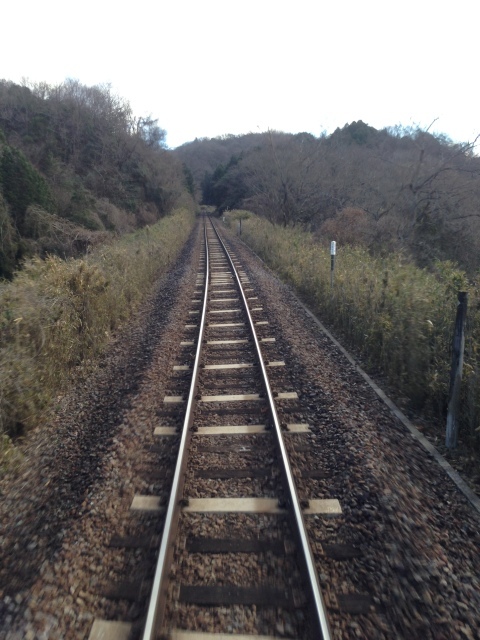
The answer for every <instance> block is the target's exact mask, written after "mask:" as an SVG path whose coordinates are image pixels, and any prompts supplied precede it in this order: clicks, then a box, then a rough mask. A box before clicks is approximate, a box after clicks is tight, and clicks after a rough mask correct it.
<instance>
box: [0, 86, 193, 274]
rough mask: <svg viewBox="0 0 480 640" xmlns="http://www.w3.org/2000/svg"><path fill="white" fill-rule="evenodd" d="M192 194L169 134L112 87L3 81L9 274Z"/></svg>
mask: <svg viewBox="0 0 480 640" xmlns="http://www.w3.org/2000/svg"><path fill="white" fill-rule="evenodd" d="M185 194H187V196H188V185H187V177H186V174H185V172H184V168H183V166H182V165H181V163H180V161H179V160H178V159H177V158H176V157H175V156H174V155H173V153H172V152H171V151H169V150H168V149H167V148H166V145H165V131H164V130H163V129H161V128H160V127H159V126H158V123H157V121H156V120H154V119H152V118H151V117H148V116H147V117H136V116H134V115H133V113H132V110H131V107H130V105H129V103H128V101H126V100H124V99H122V98H120V97H118V96H116V95H114V94H113V93H112V91H111V90H110V88H109V87H108V86H94V87H87V86H85V85H82V84H81V83H80V82H79V81H77V80H67V81H65V82H64V83H62V84H60V85H58V86H49V85H47V84H46V83H39V84H34V85H29V86H27V85H22V86H21V85H17V84H14V83H12V82H9V81H6V80H0V278H1V277H3V278H11V277H12V275H13V273H14V272H15V270H16V269H17V267H18V266H19V265H20V264H22V263H23V261H25V259H26V258H28V257H31V256H34V255H40V256H46V255H47V254H50V255H51V254H56V255H59V256H62V257H71V256H79V255H83V254H84V253H85V252H86V251H88V250H89V249H90V248H91V247H93V246H96V245H98V244H102V243H104V242H107V241H109V240H110V239H111V238H113V237H116V236H119V235H122V234H124V233H127V232H130V231H133V230H135V229H138V228H141V227H144V226H145V225H147V224H152V223H154V222H156V221H157V220H159V219H160V218H162V217H164V216H165V215H167V214H168V213H170V212H171V211H172V210H173V209H174V207H175V206H176V205H177V204H178V203H179V202H180V201H181V198H182V197H184V196H185Z"/></svg>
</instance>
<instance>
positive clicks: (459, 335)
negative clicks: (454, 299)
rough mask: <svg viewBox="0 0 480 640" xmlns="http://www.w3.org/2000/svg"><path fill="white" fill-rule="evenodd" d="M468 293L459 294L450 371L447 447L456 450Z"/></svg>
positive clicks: (461, 292) (460, 292)
mask: <svg viewBox="0 0 480 640" xmlns="http://www.w3.org/2000/svg"><path fill="white" fill-rule="evenodd" d="M467 305H468V293H467V292H466V291H459V292H458V306H457V317H456V319H455V332H454V334H453V353H452V369H451V371H450V398H449V401H448V415H447V431H446V436H445V446H446V447H447V449H455V447H456V446H457V441H458V411H459V407H460V389H461V385H462V369H463V351H464V348H465V321H466V318H467Z"/></svg>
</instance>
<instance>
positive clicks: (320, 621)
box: [210, 220, 332, 640]
mask: <svg viewBox="0 0 480 640" xmlns="http://www.w3.org/2000/svg"><path fill="white" fill-rule="evenodd" d="M210 224H211V225H212V227H213V229H214V231H215V233H216V235H217V238H218V240H219V242H220V244H221V245H222V247H223V250H224V251H225V255H226V257H227V259H228V261H229V263H230V266H231V268H232V270H233V273H234V274H235V278H236V280H237V284H238V288H239V291H240V294H241V296H242V298H243V303H244V307H245V311H246V314H247V316H248V321H249V324H250V329H251V332H252V336H253V340H254V343H255V348H256V351H257V355H258V361H259V366H260V368H261V371H262V376H263V382H264V386H265V391H266V393H267V397H268V402H269V405H270V411H271V415H272V420H273V423H274V426H275V433H276V436H277V445H278V447H279V450H280V454H281V460H282V463H283V471H284V475H285V480H286V485H287V494H288V496H289V503H290V504H289V507H290V509H291V510H292V511H293V514H294V520H295V524H296V528H297V531H296V533H297V537H298V540H299V542H300V546H301V549H302V552H303V553H302V557H303V562H304V565H305V569H306V571H307V574H308V578H309V587H310V597H311V600H312V604H313V606H314V620H313V622H314V623H316V626H317V627H318V631H317V633H318V632H320V633H321V634H322V635H321V637H322V639H323V640H331V637H332V636H331V631H330V626H329V624H328V619H327V614H326V606H325V602H324V600H323V597H322V593H321V590H320V583H319V580H318V575H317V570H316V568H315V560H314V558H313V553H312V549H311V547H310V543H309V541H308V535H307V531H306V528H305V521H304V519H303V513H302V509H301V506H300V500H299V498H298V494H297V489H296V486H295V480H294V477H293V473H292V469H291V467H290V462H289V459H288V455H287V449H286V447H285V442H284V440H283V435H282V430H281V426H280V420H279V418H278V413H277V409H276V406H275V400H274V397H273V392H272V389H271V387H270V382H269V378H268V374H267V370H266V367H265V363H264V361H263V356H262V351H261V348H260V342H259V340H258V338H257V333H256V331H255V325H254V322H253V319H252V316H251V313H250V309H249V306H248V303H247V298H246V296H245V293H244V291H243V286H242V282H241V279H240V276H239V274H238V272H237V269H236V268H235V265H234V263H233V260H232V258H231V257H230V254H229V252H228V250H227V248H226V247H225V244H224V243H223V241H222V239H221V237H220V234H219V233H218V231H217V229H216V227H215V225H214V224H213V222H212V221H211V220H210Z"/></svg>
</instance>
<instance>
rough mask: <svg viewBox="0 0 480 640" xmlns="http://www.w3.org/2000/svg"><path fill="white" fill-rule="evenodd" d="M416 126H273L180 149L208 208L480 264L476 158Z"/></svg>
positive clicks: (422, 260)
mask: <svg viewBox="0 0 480 640" xmlns="http://www.w3.org/2000/svg"><path fill="white" fill-rule="evenodd" d="M474 149H475V143H465V144H454V143H452V142H451V141H450V140H448V139H447V138H445V137H441V136H440V137H439V136H433V135H431V134H430V133H428V132H425V131H422V130H419V129H401V128H394V129H384V130H377V129H374V128H373V127H370V126H368V125H367V124H365V123H363V122H362V121H358V122H353V123H351V124H348V125H345V126H344V127H343V128H342V129H337V130H336V131H335V132H334V133H333V134H331V135H330V136H321V137H319V138H316V137H314V136H312V135H311V134H307V133H303V134H296V135H293V134H285V133H281V132H276V131H270V132H267V133H264V134H248V135H246V136H225V137H223V138H219V139H211V140H210V139H204V140H195V141H194V142H192V143H189V144H186V145H183V146H182V147H179V148H178V149H176V150H175V153H176V155H177V156H178V157H179V158H180V159H181V161H182V162H184V163H185V164H186V165H187V167H188V168H189V169H190V170H191V171H192V173H193V176H194V178H195V180H196V187H197V190H198V191H199V192H200V193H201V197H202V198H203V202H204V203H205V204H209V205H214V206H216V207H217V208H218V209H219V210H220V211H224V210H226V209H233V208H243V209H245V208H246V209H250V210H252V211H254V212H255V213H257V214H259V215H261V216H264V217H266V218H267V219H268V220H270V221H271V222H272V223H275V224H281V225H283V226H295V225H300V226H302V227H303V228H306V229H308V230H310V231H314V232H316V233H317V234H318V237H319V238H320V240H321V241H324V242H326V241H328V240H330V239H336V240H337V241H339V242H340V243H343V244H345V243H349V244H356V245H361V246H364V247H367V248H368V249H369V250H370V251H371V252H373V253H375V254H377V255H381V254H382V253H389V252H391V251H401V252H403V253H404V254H405V255H406V256H410V257H411V258H413V259H414V260H415V261H416V263H417V264H419V265H420V266H430V265H432V264H433V263H434V262H435V261H436V260H453V261H455V262H458V263H459V264H460V265H461V266H462V267H463V268H465V269H467V270H468V271H469V272H470V273H473V272H475V271H476V270H477V269H478V268H479V267H480V258H479V256H480V253H479V250H480V225H479V217H480V213H479V210H478V202H479V200H480V158H479V157H478V156H476V155H475V154H474Z"/></svg>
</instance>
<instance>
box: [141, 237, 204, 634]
mask: <svg viewBox="0 0 480 640" xmlns="http://www.w3.org/2000/svg"><path fill="white" fill-rule="evenodd" d="M204 240H205V282H204V285H205V291H204V296H203V308H202V315H201V320H200V329H199V336H198V344H197V349H196V353H195V362H194V365H193V370H192V381H191V384H190V391H189V394H188V402H187V408H186V413H185V419H184V422H183V427H182V436H181V439H180V446H179V451H178V457H177V464H176V466H175V473H174V476H173V483H172V490H171V493H170V499H169V502H168V508H167V515H166V517H165V524H164V528H163V534H162V540H161V543H160V550H159V553H158V558H157V564H156V568H155V577H154V580H153V587H152V593H151V596H150V602H149V606H148V612H147V619H146V623H145V627H144V632H143V636H142V638H143V640H154V639H155V638H157V637H158V626H159V623H160V622H161V621H162V618H163V614H164V609H165V600H166V598H165V595H166V590H167V585H168V575H167V574H168V570H169V568H170V562H169V561H170V560H171V557H172V554H173V544H174V536H175V534H176V530H177V526H178V520H179V514H180V511H179V508H178V503H179V500H180V498H181V495H182V492H183V486H184V483H185V474H184V469H185V465H186V461H187V455H188V445H189V442H190V439H191V428H190V427H191V426H192V422H193V407H194V404H195V392H196V387H197V384H198V374H199V364H200V355H201V352H202V342H203V334H204V329H205V320H206V315H207V299H208V286H209V274H210V264H209V252H208V239H207V227H206V225H205V226H204Z"/></svg>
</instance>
